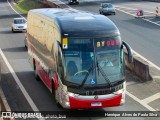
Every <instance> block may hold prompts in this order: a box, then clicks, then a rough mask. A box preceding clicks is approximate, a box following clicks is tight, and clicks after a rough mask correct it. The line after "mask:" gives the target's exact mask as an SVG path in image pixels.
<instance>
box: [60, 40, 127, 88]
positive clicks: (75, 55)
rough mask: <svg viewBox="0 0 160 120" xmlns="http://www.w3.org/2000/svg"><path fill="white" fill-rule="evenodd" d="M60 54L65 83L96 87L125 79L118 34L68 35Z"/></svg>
mask: <svg viewBox="0 0 160 120" xmlns="http://www.w3.org/2000/svg"><path fill="white" fill-rule="evenodd" d="M63 56H64V69H65V71H66V74H65V76H64V77H65V79H64V80H65V81H67V82H70V83H73V84H78V85H85V86H93V85H94V86H98V85H105V84H106V85H107V84H109V82H110V83H113V82H117V81H120V80H122V79H124V62H123V52H122V49H121V41H120V37H111V38H95V39H86V38H68V45H67V47H64V48H63ZM106 79H107V80H106Z"/></svg>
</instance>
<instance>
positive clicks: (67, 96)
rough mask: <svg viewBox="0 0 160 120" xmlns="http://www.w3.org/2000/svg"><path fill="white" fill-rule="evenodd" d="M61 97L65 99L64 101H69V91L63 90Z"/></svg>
mask: <svg viewBox="0 0 160 120" xmlns="http://www.w3.org/2000/svg"><path fill="white" fill-rule="evenodd" d="M61 98H62V99H63V101H67V102H68V101H69V95H68V92H67V91H64V90H62V94H61Z"/></svg>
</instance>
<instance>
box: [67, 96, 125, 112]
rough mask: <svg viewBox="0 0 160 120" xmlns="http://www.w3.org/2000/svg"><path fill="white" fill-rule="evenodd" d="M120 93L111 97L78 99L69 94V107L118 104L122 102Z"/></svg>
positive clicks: (81, 107) (83, 107) (78, 107)
mask: <svg viewBox="0 0 160 120" xmlns="http://www.w3.org/2000/svg"><path fill="white" fill-rule="evenodd" d="M122 101H124V100H123V97H122V94H118V95H116V96H114V97H111V98H105V99H97V100H95V99H88V100H86V99H79V98H75V97H71V96H69V103H70V109H88V108H103V107H113V106H120V105H121V104H122Z"/></svg>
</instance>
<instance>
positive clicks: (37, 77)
mask: <svg viewBox="0 0 160 120" xmlns="http://www.w3.org/2000/svg"><path fill="white" fill-rule="evenodd" d="M34 76H35V78H36V80H37V81H40V78H39V76H38V70H37V65H36V63H35V61H34Z"/></svg>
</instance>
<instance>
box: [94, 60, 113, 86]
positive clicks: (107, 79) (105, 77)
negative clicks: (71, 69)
mask: <svg viewBox="0 0 160 120" xmlns="http://www.w3.org/2000/svg"><path fill="white" fill-rule="evenodd" d="M96 62H97V68H98V72H99V71H100V73H101V74H102V76H103V77H104V79H105V80H106V82H107V83H108V84H109V86H110V87H112V86H113V85H112V83H111V81H110V80H109V78H108V77H107V75H106V73H105V72H104V70H103V69H102V67H101V66H100V65H99V63H98V60H97V57H96Z"/></svg>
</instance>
